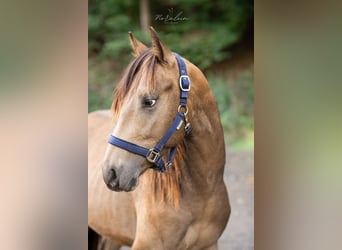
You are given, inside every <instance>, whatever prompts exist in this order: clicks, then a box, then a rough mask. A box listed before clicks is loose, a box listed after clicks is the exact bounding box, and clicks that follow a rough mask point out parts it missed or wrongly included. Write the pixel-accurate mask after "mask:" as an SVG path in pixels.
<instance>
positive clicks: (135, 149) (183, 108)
mask: <svg viewBox="0 0 342 250" xmlns="http://www.w3.org/2000/svg"><path fill="white" fill-rule="evenodd" d="M173 55H174V56H175V57H176V59H177V63H178V68H179V74H180V77H179V88H180V102H179V106H178V113H177V115H176V117H175V119H174V120H173V122H172V124H171V126H170V127H169V129H168V130H167V132H166V134H165V135H164V136H163V137H162V138H161V140H160V141H159V142H158V143H157V145H156V146H155V147H153V148H150V149H149V148H145V147H142V146H139V145H137V144H134V143H131V142H129V141H126V140H123V139H120V138H118V137H116V136H114V135H110V136H109V140H108V142H109V143H110V144H112V145H113V146H116V147H119V148H122V149H124V150H127V151H129V152H131V153H133V154H137V155H140V156H143V157H145V158H146V159H147V161H149V162H151V163H153V165H152V168H153V169H154V170H157V171H160V172H162V173H163V172H165V170H166V167H168V166H170V165H172V164H173V160H174V157H175V154H176V147H172V148H171V149H170V154H169V159H168V161H167V163H166V164H165V162H164V161H163V159H162V157H161V155H160V152H161V151H162V149H163V148H164V146H165V144H166V142H167V141H168V140H169V139H170V138H171V136H172V135H173V134H174V133H175V132H176V130H179V129H180V128H181V126H182V124H183V120H184V122H185V127H184V129H185V136H188V135H189V134H190V133H191V124H190V122H189V121H188V118H187V114H188V106H187V100H188V97H189V91H190V78H189V76H188V75H187V73H186V66H185V63H184V60H183V59H182V57H181V56H180V55H178V54H177V53H173Z"/></svg>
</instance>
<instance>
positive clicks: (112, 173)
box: [110, 168, 116, 180]
mask: <svg viewBox="0 0 342 250" xmlns="http://www.w3.org/2000/svg"><path fill="white" fill-rule="evenodd" d="M110 172H111V179H113V180H115V179H116V172H115V169H114V168H111V169H110Z"/></svg>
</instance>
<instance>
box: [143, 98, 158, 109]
mask: <svg viewBox="0 0 342 250" xmlns="http://www.w3.org/2000/svg"><path fill="white" fill-rule="evenodd" d="M156 103H157V100H156V99H147V98H144V100H143V106H144V107H146V108H151V107H153V106H154V105H155V104H156Z"/></svg>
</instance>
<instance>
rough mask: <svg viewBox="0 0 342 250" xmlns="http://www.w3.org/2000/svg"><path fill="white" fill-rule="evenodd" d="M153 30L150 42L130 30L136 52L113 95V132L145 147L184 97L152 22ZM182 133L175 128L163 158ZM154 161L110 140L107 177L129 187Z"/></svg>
mask: <svg viewBox="0 0 342 250" xmlns="http://www.w3.org/2000/svg"><path fill="white" fill-rule="evenodd" d="M150 32H151V40H152V47H151V48H147V47H146V46H145V45H144V44H142V43H141V42H139V41H138V40H136V39H135V38H134V36H133V35H132V33H129V35H130V42H131V45H132V47H133V54H134V57H135V58H134V59H133V61H132V62H131V63H130V64H129V65H128V67H127V69H126V71H125V73H124V75H123V78H122V79H121V81H120V82H119V84H118V86H117V88H116V91H115V97H114V101H113V109H114V120H115V127H114V130H113V132H112V135H113V136H115V137H120V138H122V139H123V140H125V141H128V142H130V143H133V144H136V145H141V146H143V147H146V148H153V147H154V146H155V145H156V144H157V143H158V142H159V141H160V139H161V138H162V137H163V136H164V135H165V133H166V132H167V131H168V129H169V127H170V124H172V122H173V121H174V119H175V116H176V115H177V112H178V111H177V110H178V106H179V98H180V89H179V69H178V65H177V60H176V59H175V56H174V55H173V54H172V52H171V51H170V50H169V49H168V48H167V47H166V46H165V45H164V43H163V42H162V41H161V40H160V39H159V38H158V36H157V34H156V32H155V31H154V29H153V28H150ZM179 126H184V124H181V123H180V125H179ZM182 128H183V127H182ZM184 133H185V132H184V129H180V130H177V131H175V133H173V135H172V136H171V138H170V139H169V140H167V143H166V144H165V146H164V147H163V150H162V151H161V152H160V157H161V158H164V159H165V158H167V157H168V155H169V154H170V149H171V148H172V147H175V146H176V145H177V144H179V143H180V142H181V140H182V139H183V137H184ZM153 157H154V156H152V158H153ZM152 165H153V163H151V162H150V161H149V160H148V159H146V158H144V157H141V156H140V155H137V154H134V153H132V152H129V151H127V150H125V149H122V148H120V147H116V146H113V145H108V147H107V150H106V154H105V159H104V162H103V177H104V181H105V183H106V184H107V186H108V187H109V188H110V189H111V190H114V191H131V190H133V189H134V188H135V187H136V186H137V185H138V178H139V176H140V175H141V174H142V173H143V172H144V171H145V170H147V169H148V168H150V167H151V166H152Z"/></svg>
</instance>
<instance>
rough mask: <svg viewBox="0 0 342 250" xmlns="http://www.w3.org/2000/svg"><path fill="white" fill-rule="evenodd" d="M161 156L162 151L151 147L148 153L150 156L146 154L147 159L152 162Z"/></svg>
mask: <svg viewBox="0 0 342 250" xmlns="http://www.w3.org/2000/svg"><path fill="white" fill-rule="evenodd" d="M159 156H160V153H159V152H157V151H155V149H154V148H152V149H150V152H149V153H148V156H146V159H147V160H148V161H149V162H151V163H156V160H157V159H158V157H159Z"/></svg>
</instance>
